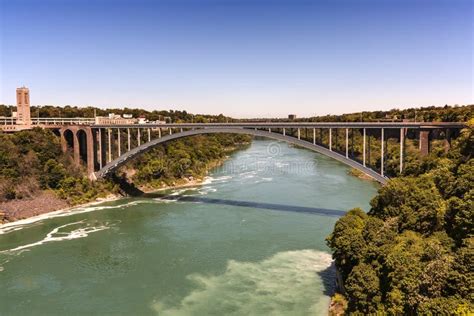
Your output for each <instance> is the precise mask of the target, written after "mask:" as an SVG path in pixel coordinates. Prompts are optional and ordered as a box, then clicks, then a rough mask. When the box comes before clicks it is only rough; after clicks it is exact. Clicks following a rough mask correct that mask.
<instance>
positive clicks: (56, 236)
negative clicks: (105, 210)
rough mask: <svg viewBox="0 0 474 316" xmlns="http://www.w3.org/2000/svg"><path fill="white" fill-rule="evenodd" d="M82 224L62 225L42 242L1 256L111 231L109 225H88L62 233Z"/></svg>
mask: <svg viewBox="0 0 474 316" xmlns="http://www.w3.org/2000/svg"><path fill="white" fill-rule="evenodd" d="M81 224H86V223H85V221H83V220H82V221H79V222H74V223H68V224H65V225H61V226H58V227H56V228H55V229H53V230H52V231H50V232H49V233H48V234H46V237H45V238H43V239H42V240H39V241H37V242H34V243H30V244H26V245H22V246H18V247H15V248H12V249H7V250H3V251H0V254H4V253H12V252H17V251H21V250H25V249H29V248H32V247H35V246H39V245H43V244H45V243H48V242H53V241H62V240H72V239H77V238H84V237H87V236H89V234H91V233H95V232H98V231H101V230H105V229H109V228H110V226H109V225H99V226H91V225H90V224H86V225H85V227H79V228H77V229H74V230H72V231H61V229H62V228H65V227H69V226H74V225H81Z"/></svg>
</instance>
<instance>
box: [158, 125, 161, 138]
mask: <svg viewBox="0 0 474 316" xmlns="http://www.w3.org/2000/svg"><path fill="white" fill-rule="evenodd" d="M158 138H161V127H158Z"/></svg>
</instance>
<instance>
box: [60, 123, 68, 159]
mask: <svg viewBox="0 0 474 316" xmlns="http://www.w3.org/2000/svg"><path fill="white" fill-rule="evenodd" d="M59 136H60V137H61V150H62V151H63V153H65V152H66V151H67V141H66V137H65V136H64V130H63V129H60V130H59Z"/></svg>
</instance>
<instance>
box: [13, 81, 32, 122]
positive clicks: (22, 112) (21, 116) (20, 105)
mask: <svg viewBox="0 0 474 316" xmlns="http://www.w3.org/2000/svg"><path fill="white" fill-rule="evenodd" d="M16 111H17V121H16V123H17V124H18V125H31V114H30V90H29V89H28V88H26V87H21V88H17V89H16Z"/></svg>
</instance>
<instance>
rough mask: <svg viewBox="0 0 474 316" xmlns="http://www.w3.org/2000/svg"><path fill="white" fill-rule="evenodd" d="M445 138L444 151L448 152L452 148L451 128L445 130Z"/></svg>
mask: <svg viewBox="0 0 474 316" xmlns="http://www.w3.org/2000/svg"><path fill="white" fill-rule="evenodd" d="M444 134H445V135H444V136H445V140H444V151H445V152H448V151H449V149H451V129H449V128H447V129H446V130H445V132H444Z"/></svg>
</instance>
